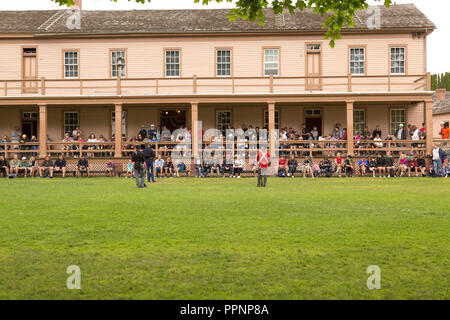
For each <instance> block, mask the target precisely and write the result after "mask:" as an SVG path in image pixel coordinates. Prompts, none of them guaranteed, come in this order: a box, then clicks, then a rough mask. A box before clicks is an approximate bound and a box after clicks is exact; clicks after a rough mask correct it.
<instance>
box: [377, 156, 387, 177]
mask: <svg viewBox="0 0 450 320" xmlns="http://www.w3.org/2000/svg"><path fill="white" fill-rule="evenodd" d="M376 162H377V170H378V176H379V177H380V178H381V173H383V177H384V178H386V163H385V160H384V157H383V155H382V154H381V153H380V154H379V155H378V156H377V161H376Z"/></svg>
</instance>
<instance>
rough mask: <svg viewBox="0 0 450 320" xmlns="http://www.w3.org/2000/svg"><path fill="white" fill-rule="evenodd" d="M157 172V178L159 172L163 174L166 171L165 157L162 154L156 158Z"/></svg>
mask: <svg viewBox="0 0 450 320" xmlns="http://www.w3.org/2000/svg"><path fill="white" fill-rule="evenodd" d="M155 173H156V177H157V178H158V175H159V174H161V176H162V175H163V173H164V159H163V158H162V157H161V155H160V154H158V158H157V159H156V160H155Z"/></svg>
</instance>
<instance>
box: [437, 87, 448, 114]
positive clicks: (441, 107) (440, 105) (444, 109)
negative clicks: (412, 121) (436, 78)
mask: <svg viewBox="0 0 450 320" xmlns="http://www.w3.org/2000/svg"><path fill="white" fill-rule="evenodd" d="M442 113H450V92H447V94H446V99H445V100H442V101H439V102H436V93H435V94H433V114H442Z"/></svg>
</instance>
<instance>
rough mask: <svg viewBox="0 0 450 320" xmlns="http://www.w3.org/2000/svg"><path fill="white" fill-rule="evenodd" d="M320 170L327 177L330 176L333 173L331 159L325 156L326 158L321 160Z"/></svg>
mask: <svg viewBox="0 0 450 320" xmlns="http://www.w3.org/2000/svg"><path fill="white" fill-rule="evenodd" d="M320 170H321V171H322V173H323V174H324V175H325V176H326V177H327V178H330V177H331V176H332V175H333V164H332V163H331V161H330V159H328V158H327V157H325V159H323V160H322V161H320Z"/></svg>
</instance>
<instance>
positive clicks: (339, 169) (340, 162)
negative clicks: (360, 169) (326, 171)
mask: <svg viewBox="0 0 450 320" xmlns="http://www.w3.org/2000/svg"><path fill="white" fill-rule="evenodd" d="M335 162H336V169H337V174H338V175H339V178H340V177H341V173H342V168H343V167H344V158H342V156H341V154H340V153H338V154H337V156H336V161H335Z"/></svg>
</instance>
